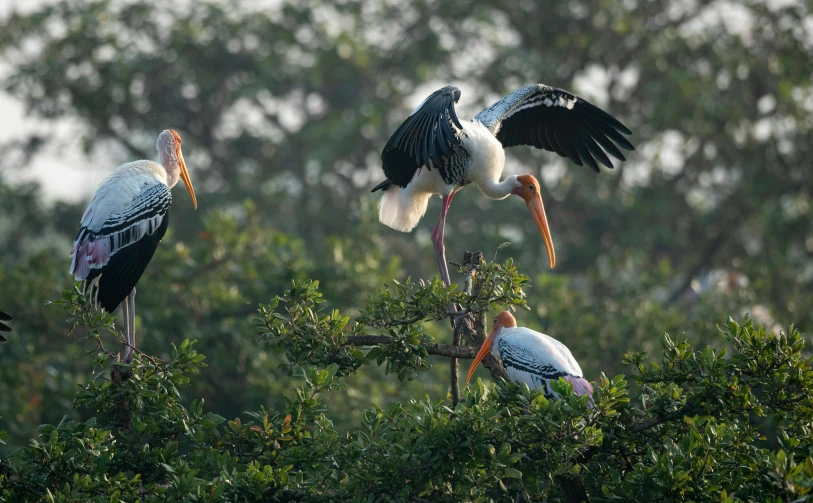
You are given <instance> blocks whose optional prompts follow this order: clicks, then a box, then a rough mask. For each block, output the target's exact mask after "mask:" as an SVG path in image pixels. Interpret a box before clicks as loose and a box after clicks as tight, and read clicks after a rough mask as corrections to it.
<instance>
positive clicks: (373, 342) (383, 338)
mask: <svg viewBox="0 0 813 503" xmlns="http://www.w3.org/2000/svg"><path fill="white" fill-rule="evenodd" d="M392 341H393V338H392V337H390V336H388V335H351V336H349V337H348V338H347V341H346V342H345V345H347V346H381V345H386V344H390V343H391V342H392ZM423 347H424V348H425V349H426V352H427V353H429V354H430V355H436V356H445V357H447V358H463V359H465V360H473V359H474V357H475V356H476V355H477V349H476V348H472V347H461V346H452V345H451V344H435V343H427V344H424V345H423Z"/></svg>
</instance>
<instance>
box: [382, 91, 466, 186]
mask: <svg viewBox="0 0 813 503" xmlns="http://www.w3.org/2000/svg"><path fill="white" fill-rule="evenodd" d="M459 99H460V89H458V88H456V87H454V86H446V87H444V88H443V89H439V90H437V91H435V92H434V93H432V94H431V95H429V97H428V98H426V99H425V100H424V101H423V103H421V104H420V105H418V108H416V109H415V110H414V111H413V112H412V113H411V114H410V116H409V117H407V119H406V120H405V121H404V123H403V124H401V126H400V127H399V128H398V129H397V130H396V131H395V133H393V135H392V136H391V137H390V139H389V140H388V141H387V144H386V145H385V146H384V150H383V152H381V162H382V163H383V168H384V174H385V175H386V176H387V179H388V180H389V181H391V182H392V183H394V184H395V185H397V186H398V187H402V188H403V187H406V186H407V185H408V184H409V182H410V181H411V180H412V177H413V176H414V175H415V172H416V171H417V170H418V168H420V167H422V166H426V168H427V169H432V168H433V167H437V168H438V169H441V170H442V169H443V165H444V159H445V158H448V157H451V155H452V153H453V151H454V149H455V147H457V146H458V145H460V132H461V130H462V129H463V126H462V125H461V124H460V121H459V120H458V119H457V114H456V113H455V109H454V105H455V103H457V101H458V100H459ZM430 161H431V162H430ZM441 173H442V172H441ZM444 178H445V177H444Z"/></svg>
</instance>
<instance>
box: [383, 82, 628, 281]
mask: <svg viewBox="0 0 813 503" xmlns="http://www.w3.org/2000/svg"><path fill="white" fill-rule="evenodd" d="M459 99H460V90H459V89H458V88H456V87H454V86H447V87H444V88H442V89H440V90H438V91H435V92H434V93H432V94H431V95H429V97H428V98H426V99H425V100H424V101H423V103H421V104H420V105H418V108H416V109H415V110H414V111H413V112H412V113H411V114H410V116H409V117H408V118H407V119H406V120H405V121H404V123H403V124H401V126H400V127H399V128H398V129H397V130H396V131H395V133H393V135H392V136H391V137H390V139H389V141H387V144H386V145H385V146H384V151H383V152H382V153H381V161H382V163H383V169H384V175H385V176H386V177H387V179H386V180H385V181H384V182H382V183H380V184H379V185H377V186H376V187H375V188H374V189H373V192H375V191H377V190H383V191H384V194H383V196H382V197H381V202H380V203H379V206H378V218H379V220H380V221H381V222H382V223H383V224H385V225H387V226H389V227H392V228H393V229H396V230H399V231H403V232H409V231H411V230H412V229H414V228H415V226H416V225H417V224H418V221H419V220H420V219H421V218H422V217H423V215H424V214H425V213H426V206H427V204H428V203H429V198H430V197H431V196H432V195H433V194H439V195H440V197H441V198H442V199H443V204H442V206H441V210H440V217H439V218H438V222H437V224H436V225H435V230H434V232H433V233H432V243H433V244H434V247H435V254H436V255H437V259H438V266H439V267H440V274H441V278H442V279H443V281H444V282H445V283H446V285H449V284H450V283H451V281H450V278H449V270H448V266H447V264H446V255H445V247H444V244H443V234H444V228H445V225H446V213H447V212H448V210H449V206H450V205H451V203H452V198H453V197H454V195H455V193H456V192H457V191H458V190H460V189H461V188H462V187H463V186H464V185H466V184H468V183H475V184H476V185H477V186H478V187H479V188H480V190H481V191H482V192H483V194H485V195H486V196H487V197H490V198H491V199H505V198H507V197H508V196H510V195H512V194H513V195H516V196H519V197H521V198H523V199H524V200H525V203H526V204H527V205H528V209H529V210H530V211H531V214H532V215H533V218H534V221H535V222H536V225H537V227H538V228H539V231H540V232H541V233H542V237H543V238H544V240H545V247H546V248H547V252H548V260H549V262H550V266H551V268H552V267H554V266H555V265H556V254H555V252H554V249H553V240H552V238H551V236H550V230H549V228H548V222H547V217H546V215H545V207H544V205H543V204H542V195H541V194H540V189H539V182H538V181H537V180H536V178H534V177H533V176H531V175H520V176H517V175H511V176H509V177H507V178H505V179H504V180H503V181H500V178H501V177H502V172H503V168H504V167H505V149H506V148H508V147H513V146H516V145H529V146H532V147H536V148H541V149H545V150H548V151H551V152H556V153H557V154H558V155H560V156H562V157H567V158H568V159H570V160H571V161H573V162H574V163H576V164H578V165H579V166H582V165H584V164H586V165H588V166H590V167H591V168H592V169H593V170H594V171H596V172H598V171H599V167H598V163H601V164H604V165H605V166H607V167H608V168H612V167H613V164H612V162H610V159H609V157H607V155H606V154H605V151H606V153H608V154H610V155H611V156H613V157H615V158H616V159H619V160H621V161H623V160H625V159H624V155H623V154H622V153H621V151H620V150H619V149H618V148H617V147H616V145H618V146H620V147H622V148H624V149H627V150H634V149H635V148H634V147H633V146H632V144H631V143H630V142H629V141H628V140H627V139H626V138H625V137H624V136H623V135H629V134H632V133H631V132H630V130H629V129H627V127H626V126H624V125H623V124H621V123H620V122H619V121H618V120H616V119H615V118H614V117H612V116H611V115H610V114H608V113H607V112H605V111H604V110H602V109H600V108H598V107H596V106H595V105H593V104H591V103H588V102H587V101H585V100H583V99H581V98H579V97H577V96H574V95H573V94H570V93H569V92H567V91H563V90H561V89H554V88H552V87H549V86H546V85H542V84H535V85H531V86H527V87H523V88H522V89H520V90H518V91H516V92H514V93H512V94H509V95H508V96H506V97H505V98H503V99H501V100H500V101H498V102H497V103H495V104H493V105H492V106H490V107H488V108H486V109H485V110H483V111H482V112H480V113H478V114H477V115H476V116H475V117H474V120H472V121H464V122H462V123H461V122H460V120H458V118H457V114H456V113H455V108H454V106H455V104H456V103H457V102H458V100H459Z"/></svg>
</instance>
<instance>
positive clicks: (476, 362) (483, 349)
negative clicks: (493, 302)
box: [466, 323, 502, 384]
mask: <svg viewBox="0 0 813 503" xmlns="http://www.w3.org/2000/svg"><path fill="white" fill-rule="evenodd" d="M501 328H502V325H500V324H499V323H495V324H494V326H493V327H492V328H491V332H489V333H488V336H487V337H486V340H485V342H483V346H482V347H481V348H480V352H478V353H477V356H475V357H474V361H473V362H472V364H471V368H469V373H468V375H466V384H468V383H469V381H471V376H472V375H474V369H476V368H477V365H479V364H480V362H481V361H483V358H485V357H486V355H487V354H488V353H489V352H491V344H492V343H493V342H494V336H495V335H497V332H499V331H500V329H501Z"/></svg>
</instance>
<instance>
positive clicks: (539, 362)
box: [466, 311, 593, 403]
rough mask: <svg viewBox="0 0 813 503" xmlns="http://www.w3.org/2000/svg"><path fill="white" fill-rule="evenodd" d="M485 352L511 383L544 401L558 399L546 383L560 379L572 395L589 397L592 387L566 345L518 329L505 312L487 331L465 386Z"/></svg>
mask: <svg viewBox="0 0 813 503" xmlns="http://www.w3.org/2000/svg"><path fill="white" fill-rule="evenodd" d="M489 351H490V352H491V353H492V354H493V355H494V356H495V357H497V358H499V359H500V360H502V364H503V366H504V367H505V370H506V371H507V372H508V377H510V378H511V380H512V381H514V382H515V383H521V382H524V383H525V384H527V385H528V387H529V388H531V389H542V392H543V393H544V394H545V396H546V397H547V398H558V397H559V394H558V393H556V392H555V391H553V389H552V388H551V386H550V383H551V381H556V380H558V379H559V378H560V377H564V378H565V380H567V381H569V382H570V383H572V384H573V392H574V393H575V394H577V395H579V396H581V395H584V394H588V395H590V396H591V397H592V395H593V386H592V385H590V383H589V382H588V381H587V380H586V379H585V378H584V374H583V373H582V369H581V367H579V364H578V363H577V362H576V360H575V359H574V358H573V355H572V354H570V350H569V349H567V346H565V345H564V344H562V343H561V342H559V341H557V340H556V339H554V338H553V337H549V336H547V335H545V334H542V333H539V332H536V331H534V330H531V329H529V328H525V327H518V326H517V320H516V319H515V318H514V316H513V315H512V314H511V313H509V312H508V311H503V312H501V313H500V314H498V315H497V316H496V317H495V318H494V325H493V326H492V327H491V332H489V334H488V337H486V340H485V342H483V346H482V347H481V348H480V351H479V352H478V353H477V356H475V357H474V361H473V362H472V364H471V368H470V369H469V374H468V375H467V376H466V382H467V383H468V382H469V381H471V376H472V375H474V369H476V368H477V365H479V363H480V361H481V360H482V359H483V358H485V356H486V355H487V354H488V353H489ZM591 403H592V402H591Z"/></svg>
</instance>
